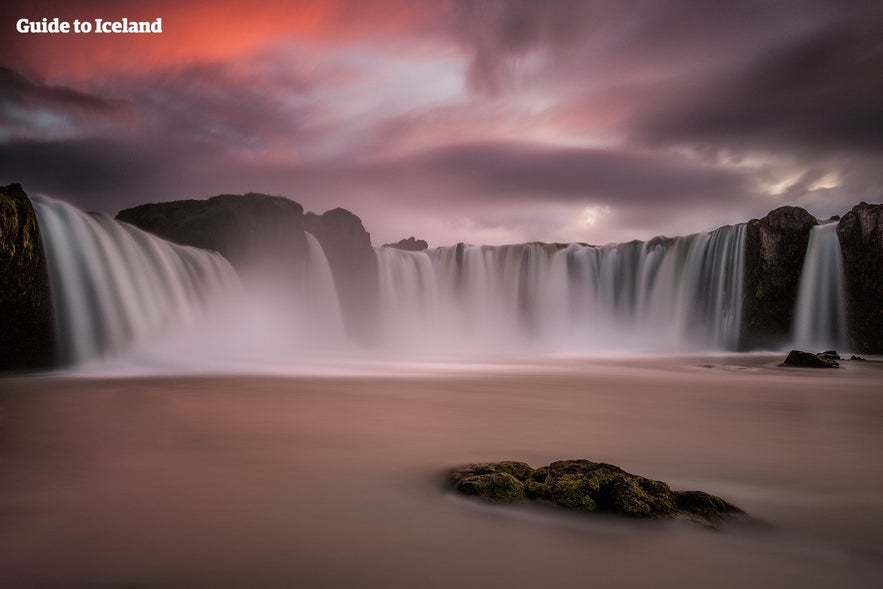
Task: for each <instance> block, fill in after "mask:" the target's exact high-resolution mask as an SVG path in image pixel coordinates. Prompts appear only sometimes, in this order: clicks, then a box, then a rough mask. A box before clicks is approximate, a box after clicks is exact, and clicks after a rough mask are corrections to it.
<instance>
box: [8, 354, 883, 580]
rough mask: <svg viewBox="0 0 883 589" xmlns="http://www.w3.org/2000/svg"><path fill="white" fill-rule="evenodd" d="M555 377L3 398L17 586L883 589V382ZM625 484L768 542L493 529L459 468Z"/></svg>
mask: <svg viewBox="0 0 883 589" xmlns="http://www.w3.org/2000/svg"><path fill="white" fill-rule="evenodd" d="M780 360H781V356H776V357H772V356H753V355H752V356H717V357H679V358H642V359H637V360H629V359H594V360H586V359H573V358H572V359H557V360H549V361H542V362H535V363H523V364H491V365H482V366H469V365H466V366H446V365H433V364H427V365H421V366H416V367H415V366H409V367H400V368H395V367H394V366H386V367H381V368H377V369H370V368H364V367H362V368H361V369H358V370H351V371H348V372H345V373H342V374H343V376H341V375H335V374H331V372H333V371H326V373H325V374H322V375H308V374H306V375H305V374H301V375H247V374H239V375H178V376H162V375H142V376H107V375H105V376H99V375H91V376H89V375H82V374H79V375H70V374H68V375H61V374H58V375H33V376H6V377H3V378H0V471H2V476H0V587H4V588H19V587H21V588H41V587H46V588H56V587H58V588H67V587H75V588H80V587H82V588H87V587H88V588H119V589H121V588H128V589H135V588H143V589H146V588H166V587H176V588H177V587H180V588H193V587H208V588H227V587H230V588H239V587H243V588H245V587H254V588H263V587H267V588H275V587H280V588H281V587H298V588H312V587H317V588H319V587H328V588H346V587H358V588H368V587H378V588H380V587H408V588H412V587H414V588H417V587H421V588H422V587H427V588H433V587H482V588H496V587H499V588H509V589H511V588H520V587H524V588H531V589H535V588H539V587H589V586H591V587H654V588H656V587H703V588H704V587H716V588H724V587H801V588H811V587H849V588H857V587H879V586H881V585H880V583H881V582H883V463H881V448H883V387H881V384H883V363H878V362H866V363H859V362H844V367H843V368H841V369H840V370H830V371H820V372H815V371H812V370H809V369H784V368H778V367H776V363H777V362H778V361H780ZM565 458H588V459H591V460H595V461H604V462H612V463H614V464H618V465H620V466H622V467H623V468H625V469H626V470H628V471H630V472H634V473H637V474H642V475H645V476H650V477H653V478H657V479H661V480H665V481H667V482H669V483H670V484H671V485H672V487H673V488H676V489H694V488H696V489H702V490H705V491H708V492H711V493H715V494H718V495H721V496H723V497H725V498H726V499H727V500H729V501H730V502H732V503H734V504H736V505H739V506H740V507H742V508H743V509H745V510H746V511H747V512H748V513H749V514H750V516H751V517H750V518H747V519H745V520H740V521H731V522H728V523H726V524H725V525H724V526H723V527H722V528H721V529H720V530H717V531H714V530H709V529H705V528H703V527H701V526H698V525H696V524H692V523H689V522H682V521H671V522H662V521H634V520H628V519H620V518H616V517H592V516H581V517H580V516H573V515H571V514H564V513H560V512H557V511H548V510H543V509H537V508H527V507H496V506H486V505H483V504H478V503H475V502H472V501H470V500H467V499H464V498H460V497H456V496H454V495H452V494H450V493H448V492H447V491H445V490H444V488H443V486H442V480H443V478H444V472H445V470H446V469H448V468H451V467H454V466H458V465H461V464H464V463H469V462H475V461H489V460H504V459H516V460H524V461H526V462H529V463H531V464H532V465H534V466H539V465H542V464H547V463H549V462H550V461H553V460H557V459H565Z"/></svg>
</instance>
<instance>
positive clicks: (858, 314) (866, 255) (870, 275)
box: [837, 203, 883, 354]
mask: <svg viewBox="0 0 883 589" xmlns="http://www.w3.org/2000/svg"><path fill="white" fill-rule="evenodd" d="M837 236H838V237H839V238H840V247H841V249H842V251H843V264H844V272H845V274H846V296H847V301H848V309H849V323H848V325H849V332H848V337H849V344H850V346H851V348H852V350H853V351H856V352H866V353H877V354H881V353H883V205H879V204H878V205H869V204H867V203H861V204H858V205H856V206H854V207H853V208H852V210H851V211H849V212H848V213H846V214H845V215H843V217H842V218H841V219H840V222H839V224H838V225H837Z"/></svg>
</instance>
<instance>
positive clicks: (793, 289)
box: [740, 207, 817, 349]
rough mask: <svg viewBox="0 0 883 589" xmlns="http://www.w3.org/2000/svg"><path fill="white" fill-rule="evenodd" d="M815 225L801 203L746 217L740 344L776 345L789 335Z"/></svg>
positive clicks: (785, 339) (749, 346)
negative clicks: (764, 214) (798, 205)
mask: <svg viewBox="0 0 883 589" xmlns="http://www.w3.org/2000/svg"><path fill="white" fill-rule="evenodd" d="M816 224H817V221H816V219H815V217H813V216H812V215H810V214H809V213H808V212H806V211H805V210H804V209H801V208H799V207H781V208H778V209H776V210H774V211H771V212H770V213H769V214H768V215H767V216H766V217H764V218H763V219H753V220H751V221H749V222H748V225H747V227H746V235H745V282H744V290H743V292H744V295H743V296H744V298H743V306H742V335H741V343H740V347H741V348H742V349H755V348H770V347H777V346H780V345H782V344H784V343H786V342H788V341H789V340H790V337H791V324H792V321H793V319H794V312H795V307H796V304H797V290H798V288H799V286H800V272H801V270H802V268H803V259H804V256H805V255H806V248H807V245H808V244H809V232H810V231H811V230H812V228H813V227H815V226H816Z"/></svg>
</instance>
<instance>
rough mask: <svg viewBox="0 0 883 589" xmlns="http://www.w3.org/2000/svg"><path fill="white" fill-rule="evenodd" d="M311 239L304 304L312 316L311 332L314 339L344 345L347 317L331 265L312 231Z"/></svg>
mask: <svg viewBox="0 0 883 589" xmlns="http://www.w3.org/2000/svg"><path fill="white" fill-rule="evenodd" d="M305 235H306V238H307V250H308V254H309V257H308V259H307V265H306V269H305V270H306V272H305V279H304V280H303V285H304V293H303V295H304V300H303V301H302V303H301V304H302V306H303V307H304V310H305V311H306V314H307V316H308V317H309V318H310V321H309V325H308V326H307V331H308V332H309V333H310V335H311V336H312V339H313V342H314V343H316V342H317V340H321V341H322V343H325V344H341V343H342V342H343V340H344V328H343V317H342V315H341V312H340V301H339V300H338V298H337V288H336V287H335V286H334V277H333V275H332V274H331V267H330V266H329V265H328V259H327V258H326V257H325V252H324V250H322V246H321V245H320V244H319V240H317V239H316V238H315V237H314V236H313V235H312V234H311V233H309V232H307V233H305Z"/></svg>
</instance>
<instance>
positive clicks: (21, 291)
mask: <svg viewBox="0 0 883 589" xmlns="http://www.w3.org/2000/svg"><path fill="white" fill-rule="evenodd" d="M54 333H55V332H54V327H53V311H52V296H51V292H50V289H49V274H48V271H47V268H46V255H45V253H44V251H43V242H42V240H41V239H40V230H39V227H38V225H37V217H36V215H35V213H34V207H33V206H32V205H31V201H30V200H29V199H28V196H27V195H26V194H25V192H24V190H22V187H21V185H19V184H10V185H8V186H0V369H9V368H42V367H46V366H49V365H51V364H52V363H53V362H54V361H55V335H54Z"/></svg>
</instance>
